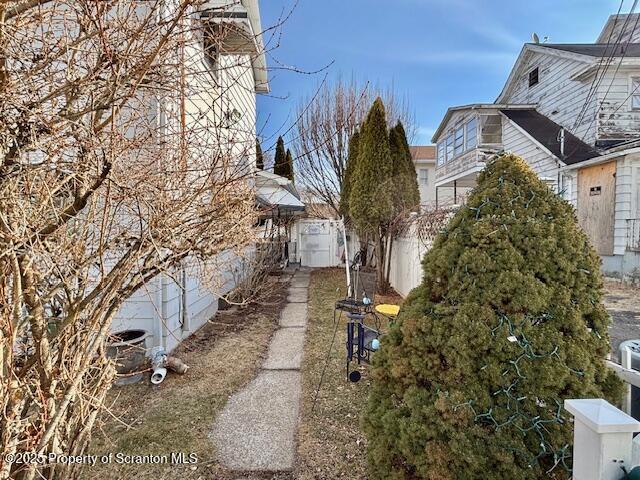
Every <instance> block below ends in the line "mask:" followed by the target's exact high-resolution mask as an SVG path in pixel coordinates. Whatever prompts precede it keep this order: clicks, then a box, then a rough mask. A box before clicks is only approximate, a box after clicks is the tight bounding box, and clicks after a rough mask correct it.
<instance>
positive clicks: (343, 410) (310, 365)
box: [296, 269, 401, 480]
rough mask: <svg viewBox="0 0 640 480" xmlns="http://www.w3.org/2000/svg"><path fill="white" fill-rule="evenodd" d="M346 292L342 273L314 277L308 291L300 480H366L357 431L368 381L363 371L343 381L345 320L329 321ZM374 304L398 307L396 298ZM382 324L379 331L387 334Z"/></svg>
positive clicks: (361, 439) (361, 438)
mask: <svg viewBox="0 0 640 480" xmlns="http://www.w3.org/2000/svg"><path fill="white" fill-rule="evenodd" d="M345 292H346V286H345V275H344V270H339V269H325V270H318V271H316V272H314V273H313V274H312V277H311V285H310V288H309V326H308V330H307V340H306V346H305V353H304V362H303V366H302V369H303V371H302V373H303V375H302V382H303V385H302V387H303V400H302V415H301V422H300V429H299V432H298V465H297V467H296V478H298V479H336V478H346V479H350V480H356V479H365V478H367V471H366V468H367V462H366V439H365V437H364V434H363V433H362V431H361V430H360V415H361V413H362V412H363V409H364V406H365V403H366V401H367V395H368V393H369V388H370V383H369V380H368V377H367V367H362V368H361V371H362V380H360V382H358V383H350V382H349V381H347V379H346V353H345V352H346V350H345V342H346V321H345V319H344V317H343V318H342V319H340V320H339V322H338V324H337V330H336V329H335V327H334V323H333V308H334V304H335V301H336V300H338V299H340V298H344V296H345ZM377 300H379V302H378V303H398V302H399V301H401V299H400V297H399V296H397V295H389V296H386V297H383V298H378V299H377ZM385 329H386V325H383V328H382V330H383V331H385ZM334 331H335V332H336V338H335V342H334V344H333V348H332V349H331V354H330V356H329V361H328V363H327V368H326V372H325V375H324V381H323V383H322V388H321V389H320V392H319V394H318V400H317V403H316V405H315V409H314V410H313V412H312V406H313V399H314V395H315V392H316V388H317V386H318V382H319V380H320V376H321V373H322V369H323V367H324V365H325V360H326V358H327V353H328V350H329V346H330V345H331V340H332V337H333V334H334Z"/></svg>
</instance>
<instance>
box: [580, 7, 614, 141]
mask: <svg viewBox="0 0 640 480" xmlns="http://www.w3.org/2000/svg"><path fill="white" fill-rule="evenodd" d="M624 2H625V0H622V1H621V2H620V6H619V7H618V12H617V13H616V17H615V20H614V23H613V26H612V28H611V31H610V32H609V36H608V38H607V42H606V47H605V49H604V51H603V52H602V56H601V57H600V60H599V61H598V68H597V69H596V73H595V75H594V77H593V81H592V82H591V86H590V87H589V91H588V92H587V96H586V98H585V102H584V104H583V105H582V108H581V109H580V112H579V113H578V116H577V117H576V120H575V122H574V123H573V127H572V128H571V130H572V131H576V128H577V127H578V125H579V124H580V122H581V121H582V119H583V118H584V115H585V114H586V112H587V109H588V107H589V103H590V102H591V100H592V98H593V96H594V95H595V94H596V93H597V91H598V87H599V86H600V82H601V81H602V78H604V76H605V74H606V72H607V70H608V68H609V65H608V64H607V66H606V67H605V69H604V71H603V72H602V76H601V77H600V78H598V75H599V74H600V68H601V67H602V66H603V61H604V59H605V57H606V56H607V51H608V49H609V46H610V45H611V37H612V36H613V32H614V30H615V27H616V25H617V23H618V17H619V16H620V12H621V11H622V7H623V6H624ZM621 31H622V32H624V25H623V28H622V30H621ZM621 38H622V36H621V35H620V36H619V37H618V41H619V40H620V39H621ZM616 48H617V42H614V44H613V52H614V53H615V49H616ZM611 58H613V57H609V61H611Z"/></svg>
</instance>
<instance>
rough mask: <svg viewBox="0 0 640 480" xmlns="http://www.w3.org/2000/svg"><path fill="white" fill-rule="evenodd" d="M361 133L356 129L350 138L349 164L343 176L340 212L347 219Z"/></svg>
mask: <svg viewBox="0 0 640 480" xmlns="http://www.w3.org/2000/svg"><path fill="white" fill-rule="evenodd" d="M359 138H360V134H359V133H358V131H357V130H356V131H355V132H354V133H353V135H352V136H351V138H350V139H349V155H348V156H347V165H346V166H345V169H344V177H343V178H342V185H341V187H342V190H341V192H340V214H341V215H342V216H343V217H344V218H345V219H347V220H350V219H349V196H350V194H351V182H352V181H353V172H354V170H355V168H356V163H357V161H358V139H359Z"/></svg>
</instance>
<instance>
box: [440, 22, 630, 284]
mask: <svg viewBox="0 0 640 480" xmlns="http://www.w3.org/2000/svg"><path fill="white" fill-rule="evenodd" d="M638 20H640V14H633V15H620V16H615V15H614V16H612V17H611V18H609V20H608V22H607V24H606V25H605V27H604V30H603V32H602V34H601V35H600V37H599V39H598V40H597V43H593V44H546V43H544V44H538V43H529V44H525V45H524V47H523V49H522V51H521V53H520V55H519V57H518V59H517V61H516V64H515V66H514V67H513V69H512V71H511V74H510V75H509V78H508V80H507V82H506V84H505V86H504V88H503V89H502V92H501V93H500V95H499V96H498V98H497V100H496V101H495V103H493V104H473V105H465V106H459V107H452V108H450V109H449V110H448V111H447V113H446V115H445V117H444V119H443V120H442V122H441V124H440V126H439V128H438V130H437V131H436V133H435V135H434V137H433V141H434V143H436V144H437V168H436V183H435V185H436V188H440V187H453V188H460V187H472V186H474V185H475V182H476V178H477V175H478V173H479V172H480V171H481V170H482V169H483V168H484V165H485V163H486V161H487V160H488V159H489V158H490V157H491V156H493V155H494V154H496V153H498V152H501V151H508V152H512V153H514V154H517V155H519V156H521V157H523V158H524V159H525V160H526V161H527V162H528V163H529V164H530V165H531V167H532V168H533V170H534V171H535V172H536V173H537V174H538V175H539V176H540V178H541V179H542V180H543V181H545V182H546V183H547V184H548V185H549V186H550V187H551V188H553V189H554V190H555V191H557V192H559V193H560V194H561V195H563V196H564V198H566V199H567V200H569V201H571V203H573V205H574V206H575V207H576V211H577V215H578V219H579V221H580V224H581V226H582V227H583V229H584V230H585V231H586V232H587V234H588V235H589V237H590V239H591V241H592V244H593V245H594V247H595V248H596V250H597V251H598V253H599V254H600V256H601V257H602V260H603V271H604V272H605V273H606V274H609V275H613V276H624V277H638V276H640V43H631V42H640V35H639V34H638V32H639V31H640V28H638V29H637V28H636V27H638V24H639V21H638Z"/></svg>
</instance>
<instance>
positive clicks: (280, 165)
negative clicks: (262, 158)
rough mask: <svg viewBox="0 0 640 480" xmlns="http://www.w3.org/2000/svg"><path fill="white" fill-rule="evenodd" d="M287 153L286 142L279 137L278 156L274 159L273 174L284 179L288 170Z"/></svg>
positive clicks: (277, 143) (277, 144)
mask: <svg viewBox="0 0 640 480" xmlns="http://www.w3.org/2000/svg"><path fill="white" fill-rule="evenodd" d="M286 163H287V152H286V150H285V149H284V140H283V139H282V137H278V141H277V142H276V155H275V158H274V159H273V173H275V174H276V175H280V176H282V177H284V176H285V174H286V168H287V165H286Z"/></svg>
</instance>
